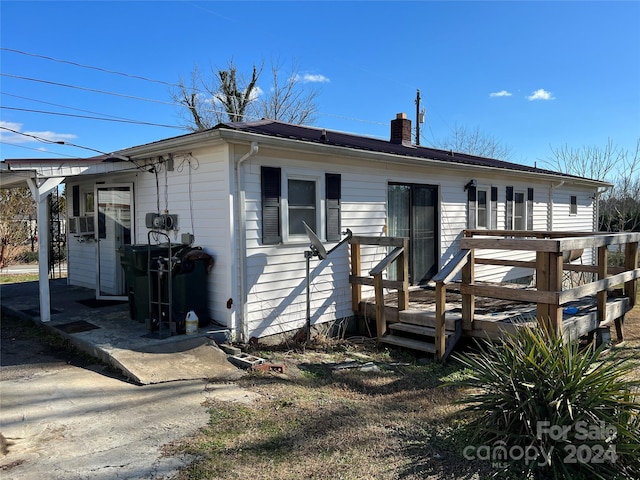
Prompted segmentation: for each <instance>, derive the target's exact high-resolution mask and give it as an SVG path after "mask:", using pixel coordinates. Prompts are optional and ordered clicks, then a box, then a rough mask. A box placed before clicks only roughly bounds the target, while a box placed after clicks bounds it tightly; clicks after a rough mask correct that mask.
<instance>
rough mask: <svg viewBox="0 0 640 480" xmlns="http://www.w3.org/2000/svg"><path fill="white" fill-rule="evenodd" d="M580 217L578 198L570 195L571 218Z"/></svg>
mask: <svg viewBox="0 0 640 480" xmlns="http://www.w3.org/2000/svg"><path fill="white" fill-rule="evenodd" d="M576 215H578V196H577V195H569V216H570V217H575V216H576Z"/></svg>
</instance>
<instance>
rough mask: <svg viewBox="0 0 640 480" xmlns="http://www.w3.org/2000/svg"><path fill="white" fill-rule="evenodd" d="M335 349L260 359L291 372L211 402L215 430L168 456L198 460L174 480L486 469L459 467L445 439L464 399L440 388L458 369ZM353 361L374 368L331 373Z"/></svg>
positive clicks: (259, 379) (423, 474)
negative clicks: (245, 400) (242, 396)
mask: <svg viewBox="0 0 640 480" xmlns="http://www.w3.org/2000/svg"><path fill="white" fill-rule="evenodd" d="M334 347H336V345H334ZM337 347H339V348H338V349H337V351H336V350H334V351H331V352H325V351H318V350H312V351H310V350H307V351H306V352H305V353H304V354H303V353H296V352H284V353H282V352H280V353H278V352H271V353H269V352H260V354H261V355H262V356H263V357H267V356H268V357H270V360H271V361H274V362H283V363H285V364H286V365H287V372H286V373H287V374H286V375H274V374H253V375H251V376H249V377H247V378H244V379H243V380H242V381H241V382H240V383H241V384H242V386H243V387H245V388H248V389H250V390H252V391H254V392H257V393H260V394H261V397H260V399H259V400H258V401H256V402H254V403H253V404H252V405H250V406H246V405H239V404H229V403H223V402H214V403H212V404H211V405H210V408H211V423H210V425H209V427H208V428H206V429H204V430H203V431H202V432H200V433H199V434H198V435H197V436H196V437H194V438H192V439H190V440H189V442H187V443H186V444H183V445H180V446H171V447H169V449H168V451H167V453H169V454H178V453H190V454H194V455H196V456H197V457H198V460H197V461H195V462H194V463H193V464H192V465H191V466H190V467H189V468H187V469H186V470H184V471H183V472H181V474H180V475H179V476H178V478H179V479H204V478H207V479H210V478H252V479H309V478H310V479H313V478H317V479H326V478H332V479H333V478H336V479H339V478H343V479H394V478H407V479H412V478H415V479H425V478H463V477H464V478H474V477H475V478H480V477H478V476H477V475H478V473H477V472H478V471H479V469H480V468H482V467H483V465H480V464H471V463H470V462H466V461H464V460H462V462H461V457H459V456H458V454H457V453H455V450H457V449H456V447H455V444H454V443H455V442H454V441H453V440H452V439H451V438H449V435H448V433H447V432H450V431H452V429H453V428H454V426H455V424H456V413H457V412H458V410H459V408H458V407H457V406H455V405H453V403H454V400H455V399H456V398H457V396H458V392H457V391H456V389H454V388H451V387H442V386H441V385H442V383H443V381H445V380H448V379H451V378H454V377H455V375H460V370H459V367H457V366H456V365H454V364H452V363H450V364H448V365H440V364H438V363H435V362H432V361H427V362H424V363H423V364H418V362H417V359H416V358H415V357H411V356H408V355H407V354H406V353H405V352H401V351H389V350H379V351H378V350H376V349H375V348H373V349H367V348H364V347H362V346H359V347H358V348H356V346H354V345H349V344H342V345H337ZM356 350H358V351H357V352H355V351H356ZM354 352H355V355H356V357H355V358H354V356H353V355H354ZM363 354H365V355H369V356H370V358H367V357H363V356H362V355H363ZM354 360H355V361H357V362H359V363H361V364H365V363H369V362H373V364H374V365H375V366H376V368H374V369H373V371H362V370H360V369H355V368H351V369H343V370H339V369H335V368H334V367H336V365H340V364H341V363H342V362H353V361H354ZM421 363H422V362H421ZM365 370H367V369H366V368H365ZM454 464H455V471H456V472H458V475H457V476H456V477H453V476H451V472H452V471H453V465H454ZM460 474H461V475H462V476H461V475H460Z"/></svg>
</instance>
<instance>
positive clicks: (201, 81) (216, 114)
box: [171, 60, 262, 131]
mask: <svg viewBox="0 0 640 480" xmlns="http://www.w3.org/2000/svg"><path fill="white" fill-rule="evenodd" d="M261 71H262V67H261V68H260V70H258V68H257V67H256V66H255V65H254V67H253V72H252V74H251V79H250V80H249V81H248V82H246V81H245V80H244V78H243V77H242V75H241V74H239V73H238V69H237V67H236V66H235V64H234V63H233V60H230V61H229V63H228V64H227V67H226V68H225V69H222V68H217V69H216V68H211V75H210V76H209V77H205V76H203V75H202V73H201V71H200V68H199V67H198V66H197V65H196V66H195V67H194V68H193V70H192V72H191V81H190V83H189V84H188V85H187V84H186V83H185V82H184V80H183V79H182V78H181V79H180V81H179V82H178V87H177V88H176V89H174V90H172V91H171V98H172V100H173V101H174V102H175V103H177V104H179V105H181V106H182V107H183V108H182V109H181V110H180V116H181V117H182V119H183V120H184V121H185V122H186V126H187V127H188V128H189V129H191V130H194V131H198V130H206V129H207V128H211V127H213V126H215V125H216V124H218V123H221V122H225V121H231V122H240V121H243V120H244V119H245V116H246V115H247V108H248V107H249V105H250V103H251V102H252V101H253V100H254V99H255V98H256V96H257V92H256V90H257V82H258V77H259V76H260V72H261Z"/></svg>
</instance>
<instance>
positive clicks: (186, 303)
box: [150, 247, 213, 334]
mask: <svg viewBox="0 0 640 480" xmlns="http://www.w3.org/2000/svg"><path fill="white" fill-rule="evenodd" d="M175 257H176V259H177V260H178V261H177V263H176V264H175V265H174V266H173V268H172V271H171V291H172V299H171V300H172V301H171V307H172V308H171V321H172V323H173V325H170V330H171V333H178V334H182V333H185V332H186V317H187V313H189V311H191V310H193V311H194V312H195V313H196V315H197V316H198V327H204V326H206V325H208V324H209V323H210V321H211V320H210V318H209V309H208V303H209V302H208V300H209V293H208V282H207V278H208V275H209V273H210V271H211V269H212V268H213V257H212V256H211V255H209V254H207V253H206V252H204V251H203V250H202V248H201V247H185V248H183V249H181V250H180V251H178V252H177V253H176V254H175ZM158 277H159V274H158V272H155V271H152V272H151V285H152V288H151V299H152V301H151V303H152V311H151V312H150V313H151V317H152V329H156V328H158V327H159V322H160V320H159V317H162V322H169V315H168V307H167V306H166V304H168V301H169V295H168V287H169V282H168V279H167V278H166V274H165V275H164V276H163V277H162V278H161V279H160V281H161V282H162V285H161V289H160V291H161V293H162V299H161V302H158ZM159 303H162V304H163V305H162V308H160V306H159ZM159 311H161V312H162V314H161V315H159V314H158V313H159Z"/></svg>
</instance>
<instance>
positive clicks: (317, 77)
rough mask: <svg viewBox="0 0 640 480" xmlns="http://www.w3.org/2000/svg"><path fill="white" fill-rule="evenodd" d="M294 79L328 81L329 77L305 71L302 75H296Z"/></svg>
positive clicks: (306, 81) (311, 81) (304, 81)
mask: <svg viewBox="0 0 640 480" xmlns="http://www.w3.org/2000/svg"><path fill="white" fill-rule="evenodd" d="M296 80H297V81H299V82H302V83H329V82H330V80H329V78H327V77H325V76H324V75H321V74H319V73H316V74H311V73H305V74H304V75H296Z"/></svg>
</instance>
